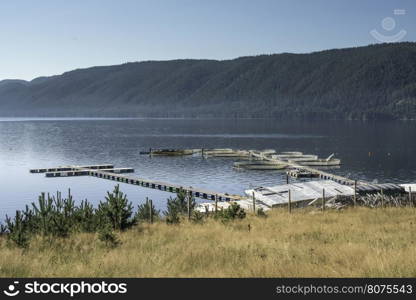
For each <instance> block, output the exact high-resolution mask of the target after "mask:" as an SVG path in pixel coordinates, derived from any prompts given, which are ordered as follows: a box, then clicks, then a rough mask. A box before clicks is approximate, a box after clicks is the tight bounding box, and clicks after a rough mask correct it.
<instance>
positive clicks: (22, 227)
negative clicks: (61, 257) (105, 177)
mask: <svg viewBox="0 0 416 300" xmlns="http://www.w3.org/2000/svg"><path fill="white" fill-rule="evenodd" d="M188 205H189V214H190V220H192V221H193V222H194V223H203V222H204V218H205V215H204V214H201V213H199V212H198V211H194V208H195V205H196V202H195V198H194V197H193V196H189V195H188V194H187V193H186V191H185V190H183V189H180V190H179V191H178V192H177V194H176V197H175V198H172V197H170V198H169V199H168V200H167V209H166V211H165V212H164V216H165V217H164V219H162V218H161V216H160V211H159V210H157V209H156V208H155V207H154V205H153V203H152V201H151V200H149V199H148V198H146V202H145V203H144V204H141V205H139V206H138V209H137V211H136V213H134V211H133V205H132V203H131V202H130V201H129V200H128V199H127V195H125V194H124V193H123V192H122V191H121V190H120V186H119V185H116V186H115V187H114V190H113V191H112V192H111V193H110V192H107V196H106V197H105V201H101V202H100V203H99V205H98V208H97V209H95V208H94V207H93V205H92V204H91V203H89V202H88V201H87V200H84V201H81V203H80V205H79V206H76V205H75V201H74V200H73V198H72V195H71V191H70V190H69V191H68V196H67V198H62V195H61V193H60V192H57V193H56V196H50V195H49V194H48V195H45V193H42V194H41V195H40V196H39V199H38V203H37V204H36V203H32V208H29V206H26V209H25V210H24V211H19V210H18V211H16V215H15V216H14V218H13V219H12V218H10V217H9V216H6V225H5V226H4V225H2V227H1V232H2V234H3V235H5V236H7V239H8V241H9V242H12V243H14V245H15V246H17V247H20V248H27V247H28V246H29V244H30V240H31V238H34V237H37V236H41V237H52V238H68V237H69V236H70V235H71V234H76V233H98V237H99V240H100V241H102V242H103V243H104V244H105V245H107V246H109V247H116V246H117V245H118V244H119V240H118V238H117V235H116V233H120V232H122V231H125V230H126V229H129V228H131V227H133V226H134V225H137V224H140V223H143V222H149V223H153V222H154V221H165V222H166V223H167V224H179V223H180V222H181V220H182V219H184V217H185V216H186V215H187V214H188ZM213 216H214V217H215V218H220V219H222V220H230V219H235V218H240V219H242V218H244V217H245V213H244V211H243V210H242V209H241V208H240V207H239V206H238V205H237V204H235V203H234V204H233V205H231V206H230V208H228V209H226V210H223V211H221V212H218V213H217V214H214V215H213Z"/></svg>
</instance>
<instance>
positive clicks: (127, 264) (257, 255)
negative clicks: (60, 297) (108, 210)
mask: <svg viewBox="0 0 416 300" xmlns="http://www.w3.org/2000/svg"><path fill="white" fill-rule="evenodd" d="M249 225H250V226H249ZM249 227H250V228H251V230H249ZM118 238H119V240H120V242H121V243H120V245H119V246H117V247H115V248H108V247H106V246H105V245H104V244H103V243H102V242H101V241H100V240H99V239H98V237H97V234H85V233H83V234H75V235H72V236H70V237H69V238H65V239H56V238H55V239H53V240H51V239H48V238H41V237H37V238H35V239H34V240H32V241H31V243H30V246H29V248H27V249H24V250H22V249H19V248H16V247H14V246H12V245H10V243H8V242H7V240H6V238H4V237H3V238H1V241H0V253H1V255H0V276H2V277H5V276H11V277H14V276H21V277H31V276H33V277H35V276H36V277H37V276H42V277H49V276H58V277H61V276H62V277H107V276H109V277H113V276H114V277H318V276H319V277H351V276H360V277H403V276H406V277H415V276H416V247H415V238H416V209H414V208H384V209H369V208H356V209H352V208H351V209H347V210H344V211H340V212H337V211H326V212H325V213H322V212H319V211H301V210H297V211H295V212H293V213H292V214H288V213H287V211H285V210H274V211H272V212H270V213H269V214H268V217H267V218H260V217H256V216H250V215H248V216H247V218H246V219H243V220H239V221H234V222H230V223H228V224H223V223H221V222H219V221H215V220H212V219H209V220H208V221H207V222H206V223H204V224H202V225H200V224H192V223H188V222H187V221H183V222H182V223H181V224H179V225H167V224H165V223H162V222H158V223H155V224H152V225H150V224H143V225H139V226H136V227H134V228H132V229H130V230H128V231H126V232H122V233H118Z"/></svg>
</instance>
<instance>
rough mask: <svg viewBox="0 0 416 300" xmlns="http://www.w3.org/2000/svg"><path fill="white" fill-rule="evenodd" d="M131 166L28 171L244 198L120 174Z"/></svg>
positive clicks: (212, 197) (212, 196) (209, 196)
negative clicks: (90, 177)
mask: <svg viewBox="0 0 416 300" xmlns="http://www.w3.org/2000/svg"><path fill="white" fill-rule="evenodd" d="M132 172H134V169H132V168H114V166H113V165H89V166H62V167H55V168H45V169H31V170H30V173H45V176H46V177H68V176H92V177H97V178H101V179H107V180H112V181H117V182H122V183H127V184H132V185H137V186H141V187H145V188H151V189H156V190H160V191H164V192H170V193H177V192H179V191H180V190H181V189H183V190H185V191H186V192H187V193H188V194H190V195H192V196H194V197H197V198H202V199H209V200H215V199H217V200H218V201H236V200H242V199H246V198H247V197H244V196H241V195H231V194H228V193H218V192H215V191H211V190H205V189H201V188H196V187H192V186H183V185H178V184H172V183H167V182H162V181H155V180H148V179H142V178H138V177H136V176H129V175H122V174H120V173H132Z"/></svg>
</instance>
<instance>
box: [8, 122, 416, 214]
mask: <svg viewBox="0 0 416 300" xmlns="http://www.w3.org/2000/svg"><path fill="white" fill-rule="evenodd" d="M415 137H416V126H415V123H414V122H353V121H349V122H342V121H337V122H335V121H304V122H299V121H291V122H288V121H285V122H281V121H276V120H253V119H250V120H246V119H244V120H242V119H240V120H213V119H203V120H194V119H10V118H9V119H7V118H3V119H2V118H0V187H1V191H2V197H1V203H0V219H4V216H5V215H6V214H8V215H11V214H14V211H15V210H16V209H23V208H24V206H25V205H26V204H30V203H31V202H33V201H37V197H38V195H39V194H40V192H50V193H55V192H56V191H57V190H59V191H62V192H63V194H64V195H65V194H66V191H67V190H68V188H71V191H72V194H73V195H74V198H75V200H76V201H80V200H82V199H85V198H87V199H88V200H90V201H91V202H93V203H94V204H95V205H97V204H98V202H99V201H100V200H103V199H104V196H105V194H106V191H108V190H112V188H113V187H114V185H115V184H116V182H114V181H108V180H103V179H98V178H92V177H88V176H86V177H72V178H45V176H44V174H30V173H29V169H30V168H44V167H54V166H59V165H68V164H75V165H82V164H102V163H111V164H114V165H115V166H116V167H133V168H134V169H135V171H136V172H135V175H137V176H138V177H141V178H147V179H155V180H160V181H167V182H171V183H176V184H183V185H187V186H188V185H190V186H194V187H201V188H209V189H211V190H216V191H218V192H228V193H237V194H243V193H244V190H245V189H247V188H249V187H252V186H260V185H264V186H268V185H276V184H280V183H284V182H285V173H284V172H282V171H241V170H235V169H233V168H232V164H233V162H234V161H236V160H235V159H221V158H208V159H202V158H201V157H200V156H186V157H149V156H148V155H139V152H140V151H146V150H148V149H149V148H238V149H259V150H260V149H276V150H277V151H302V152H304V153H307V154H318V155H319V156H322V157H327V156H329V155H330V154H331V153H335V156H336V157H338V158H340V159H341V160H342V163H343V165H342V166H341V167H340V168H339V169H334V170H331V172H334V173H337V174H342V175H344V176H347V177H350V178H353V179H363V180H368V181H374V180H376V181H377V182H380V183H381V182H395V183H408V182H416V160H415V159H414V155H415V152H416V151H415V150H416V141H415ZM120 185H121V188H122V190H123V191H124V192H125V193H126V194H127V195H128V198H129V200H131V201H132V202H133V203H134V205H135V206H136V205H137V204H139V203H142V202H143V201H144V200H145V197H146V196H148V197H150V198H152V199H153V200H154V202H155V204H156V205H157V207H158V208H160V209H163V208H164V207H165V204H166V199H167V198H168V197H169V196H174V195H173V194H170V193H166V192H160V191H156V190H152V189H147V188H141V187H137V186H132V185H127V184H123V183H121V184H120Z"/></svg>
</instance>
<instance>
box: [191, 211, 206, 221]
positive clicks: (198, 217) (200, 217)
mask: <svg viewBox="0 0 416 300" xmlns="http://www.w3.org/2000/svg"><path fill="white" fill-rule="evenodd" d="M204 218H205V215H204V214H203V213H202V212H200V211H197V210H194V211H193V212H192V215H191V222H192V223H195V224H202V223H204Z"/></svg>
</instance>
